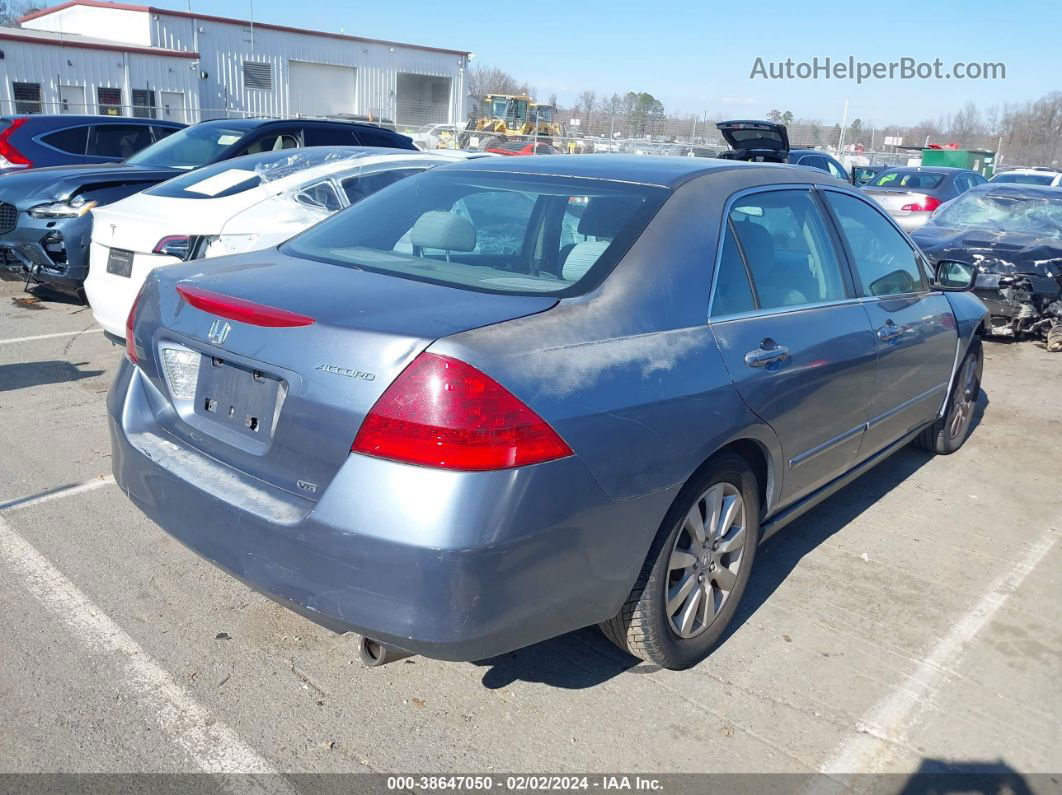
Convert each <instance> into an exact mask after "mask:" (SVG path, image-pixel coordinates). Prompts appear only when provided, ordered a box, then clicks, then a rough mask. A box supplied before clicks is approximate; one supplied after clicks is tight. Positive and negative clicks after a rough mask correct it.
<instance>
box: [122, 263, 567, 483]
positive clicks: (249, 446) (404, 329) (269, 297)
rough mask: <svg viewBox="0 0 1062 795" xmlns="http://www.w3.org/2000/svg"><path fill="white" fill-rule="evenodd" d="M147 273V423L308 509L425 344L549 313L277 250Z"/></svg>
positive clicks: (514, 300) (537, 304)
mask: <svg viewBox="0 0 1062 795" xmlns="http://www.w3.org/2000/svg"><path fill="white" fill-rule="evenodd" d="M159 273H160V275H159V277H158V279H159V286H158V300H157V302H156V303H152V302H150V301H148V302H146V304H147V306H146V307H145V308H144V309H142V310H139V314H140V321H142V325H139V326H138V334H137V341H138V344H139V345H140V346H142V347H148V346H150V348H151V350H150V355H147V354H148V353H149V351H145V355H143V356H141V360H140V365H141V367H142V368H143V369H144V371H145V373H146V374H147V375H148V377H149V378H150V379H151V381H152V383H153V384H154V385H155V387H156V388H157V389H158V390H159V393H160V405H159V410H158V411H156V412H155V414H156V419H157V421H158V422H159V423H160V424H161V425H162V426H163V427H164V428H165V429H166V430H167V431H169V433H171V434H172V435H173V436H175V437H177V438H178V439H179V440H181V441H182V442H184V443H185V444H187V445H189V446H191V447H194V448H195V449H197V450H199V451H200V452H202V453H204V454H206V455H208V456H210V457H211V458H214V459H216V460H218V461H221V462H223V463H226V464H228V465H230V466H232V467H234V468H236V469H238V470H240V471H241V472H244V473H246V474H249V475H251V476H252V477H256V478H258V479H260V480H263V481H265V482H268V483H271V484H272V485H274V486H277V487H280V488H283V489H286V490H288V491H290V492H292V493H295V494H301V495H302V496H305V497H307V498H310V499H314V498H315V497H316V495H318V494H320V493H321V492H322V491H323V490H324V488H325V487H326V486H327V485H328V483H329V482H330V481H331V479H332V477H333V476H334V474H335V472H336V471H337V470H338V469H339V467H340V466H341V465H342V463H343V462H344V461H345V460H346V458H347V456H348V455H349V453H350V446H351V443H352V442H353V440H354V436H355V434H356V433H357V431H358V428H359V427H360V425H361V421H362V420H363V419H364V417H365V414H366V413H367V412H368V411H369V409H370V408H371V407H372V406H373V404H374V403H375V402H376V400H377V399H378V398H379V397H380V395H381V394H383V391H384V390H385V389H386V388H387V386H388V385H389V384H390V383H391V382H392V381H393V380H394V379H395V378H396V377H397V376H398V374H399V373H400V372H401V371H402V370H403V369H404V368H405V367H406V366H407V365H408V364H409V363H410V362H411V361H412V360H413V359H414V358H415V357H416V356H417V355H418V354H419V353H421V352H422V351H423V350H424V349H425V348H427V347H428V346H429V345H430V344H431V343H432V342H433V341H434V340H436V339H438V338H440V337H444V336H447V335H450V334H455V333H458V332H461V331H467V330H469V329H472V328H476V327H480V326H485V325H491V324H494V323H500V322H504V321H506V320H510V319H513V318H517V317H522V316H526V315H530V314H535V313H537V312H542V311H545V310H547V309H549V308H551V307H552V306H554V305H555V304H556V303H557V301H556V299H554V298H549V297H538V296H503V295H493V294H486V293H478V292H473V291H468V290H461V289H457V288H452V287H444V286H441V285H433V284H427V283H423V282H416V281H412V280H409V279H403V278H398V277H394V276H387V275H383V274H376V273H370V272H366V271H360V270H355V269H353V268H347V267H342V266H338V265H333V264H328V263H322V262H315V261H310V260H302V259H294V258H290V257H286V256H284V255H283V254H280V253H279V252H277V251H275V250H270V251H268V252H257V253H255V254H248V255H243V256H240V257H233V258H225V259H219V260H213V261H211V263H210V266H209V269H208V270H198V269H197V266H196V265H195V264H189V265H179V266H174V267H172V268H167V269H164V271H160V272H159ZM193 277H194V278H193ZM152 313H155V314H154V317H151V316H152ZM149 317H151V320H149Z"/></svg>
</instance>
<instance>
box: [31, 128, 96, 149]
mask: <svg viewBox="0 0 1062 795" xmlns="http://www.w3.org/2000/svg"><path fill="white" fill-rule="evenodd" d="M88 129H89V128H88V125H86V124H79V125H78V126H77V127H67V128H66V129H65V130H56V131H55V132H50V133H48V134H47V135H42V136H41V141H42V142H43V143H46V144H48V146H51V147H54V148H56V149H58V150H59V151H60V152H66V153H67V154H68V155H83V154H85V146H86V144H87V142H88Z"/></svg>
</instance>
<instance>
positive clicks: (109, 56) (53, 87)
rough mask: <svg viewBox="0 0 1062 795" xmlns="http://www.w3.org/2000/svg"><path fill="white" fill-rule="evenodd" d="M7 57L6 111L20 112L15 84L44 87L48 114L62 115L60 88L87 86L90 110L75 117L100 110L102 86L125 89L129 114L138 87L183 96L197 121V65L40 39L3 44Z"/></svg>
mask: <svg viewBox="0 0 1062 795" xmlns="http://www.w3.org/2000/svg"><path fill="white" fill-rule="evenodd" d="M0 50H2V51H3V59H2V60H0V80H2V86H0V110H2V111H3V112H4V113H14V111H15V107H14V96H13V92H12V86H11V84H12V83H16V82H18V83H39V84H40V86H41V98H42V100H43V103H44V107H43V108H42V110H43V111H44V112H45V113H59V112H60V104H59V86H60V85H65V86H81V87H83V88H84V93H85V104H86V106H87V107H85V108H77V109H74V108H70V111H69V112H72V113H89V114H94V113H96V112H97V105H96V96H97V89H98V88H101V87H102V88H118V89H121V90H122V103H123V105H124V106H125V107H124V111H125V114H126V115H129V113H130V110H131V106H132V101H133V98H132V92H131V90H132V89H133V88H146V89H151V90H154V91H155V102H156V103H159V101H160V92H162V91H168V92H181V93H183V94H184V95H185V96H186V107H187V108H188V109H189V111H190V113H189V116H188V118H189V119H190V120H193V119H195V118H196V116H195V112H196V109H197V108H198V106H199V93H198V88H199V86H198V84H199V79H198V76H197V75H198V73H197V72H196V71H194V70H193V67H194V65H195V61H194V60H192V59H189V58H177V57H173V56H163V55H148V54H141V53H125V52H116V51H112V50H95V49H87V48H83V47H64V46H62V45H59V44H51V43H47V42H39V41H33V42H30V41H14V40H8V39H5V40H0Z"/></svg>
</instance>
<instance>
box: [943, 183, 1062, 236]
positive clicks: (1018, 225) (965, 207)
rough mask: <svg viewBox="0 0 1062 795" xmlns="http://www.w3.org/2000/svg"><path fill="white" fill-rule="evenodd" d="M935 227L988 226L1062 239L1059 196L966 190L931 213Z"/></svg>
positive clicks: (999, 229)
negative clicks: (1040, 196) (1030, 195)
mask: <svg viewBox="0 0 1062 795" xmlns="http://www.w3.org/2000/svg"><path fill="white" fill-rule="evenodd" d="M932 223H933V224H934V225H935V226H944V227H951V228H956V229H968V228H977V229H990V230H993V231H999V232H1018V233H1023V234H1030V235H1036V236H1038V237H1051V238H1055V239H1062V197H1060V198H1058V199H1046V198H1038V197H1037V198H1025V197H1015V196H994V195H991V194H984V193H965V194H963V195H962V196H960V197H959V198H958V199H955V200H954V201H953V202H951V203H950V204H948V205H945V206H944V207H942V208H941V209H940V212H938V213H937V214H936V215H934V216H933V220H932Z"/></svg>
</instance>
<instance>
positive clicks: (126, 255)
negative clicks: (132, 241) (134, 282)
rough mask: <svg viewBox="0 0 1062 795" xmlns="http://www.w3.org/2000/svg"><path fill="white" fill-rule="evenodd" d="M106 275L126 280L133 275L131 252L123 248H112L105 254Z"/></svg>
mask: <svg viewBox="0 0 1062 795" xmlns="http://www.w3.org/2000/svg"><path fill="white" fill-rule="evenodd" d="M107 273H113V274H114V275H115V276H124V277H126V278H127V279H128V278H129V277H130V276H131V275H132V274H133V252H132V251H127V250H126V249H124V248H112V249H111V250H110V253H108V254H107Z"/></svg>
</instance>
